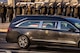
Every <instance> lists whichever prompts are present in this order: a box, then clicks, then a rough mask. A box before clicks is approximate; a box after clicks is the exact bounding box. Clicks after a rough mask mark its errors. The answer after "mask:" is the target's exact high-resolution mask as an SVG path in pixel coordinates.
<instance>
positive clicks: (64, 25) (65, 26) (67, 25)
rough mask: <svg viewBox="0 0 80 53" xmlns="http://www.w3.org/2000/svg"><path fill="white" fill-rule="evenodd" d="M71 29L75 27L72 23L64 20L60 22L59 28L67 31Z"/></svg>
mask: <svg viewBox="0 0 80 53" xmlns="http://www.w3.org/2000/svg"><path fill="white" fill-rule="evenodd" d="M71 29H75V28H74V27H73V25H71V24H70V23H68V22H64V21H62V22H61V30H67V31H69V30H71Z"/></svg>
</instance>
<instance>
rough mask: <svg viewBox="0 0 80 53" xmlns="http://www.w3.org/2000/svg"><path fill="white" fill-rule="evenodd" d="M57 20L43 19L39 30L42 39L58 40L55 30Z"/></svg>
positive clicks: (47, 40)
mask: <svg viewBox="0 0 80 53" xmlns="http://www.w3.org/2000/svg"><path fill="white" fill-rule="evenodd" d="M56 26H57V21H51V20H50V21H49V20H48V21H43V23H42V27H41V30H40V33H41V36H42V41H45V42H56V41H57V40H58V35H59V34H58V32H57V30H56Z"/></svg>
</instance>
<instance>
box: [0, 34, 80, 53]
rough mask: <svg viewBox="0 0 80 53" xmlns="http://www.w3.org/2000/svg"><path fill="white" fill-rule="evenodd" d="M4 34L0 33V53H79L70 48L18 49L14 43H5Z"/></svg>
mask: <svg viewBox="0 0 80 53" xmlns="http://www.w3.org/2000/svg"><path fill="white" fill-rule="evenodd" d="M5 36H6V33H0V53H80V49H79V48H72V47H63V48H62V47H59V46H58V47H54V46H53V47H52V46H51V47H50V46H49V47H48V46H47V47H37V46H36V45H31V46H30V48H29V49H28V50H27V49H20V48H19V46H18V45H17V44H16V43H14V44H12V43H7V42H6V41H5Z"/></svg>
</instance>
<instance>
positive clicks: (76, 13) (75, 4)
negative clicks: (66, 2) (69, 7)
mask: <svg viewBox="0 0 80 53" xmlns="http://www.w3.org/2000/svg"><path fill="white" fill-rule="evenodd" d="M73 17H76V18H77V17H78V4H77V3H74V4H73Z"/></svg>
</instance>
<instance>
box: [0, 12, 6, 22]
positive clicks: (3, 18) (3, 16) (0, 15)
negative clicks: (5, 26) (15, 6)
mask: <svg viewBox="0 0 80 53" xmlns="http://www.w3.org/2000/svg"><path fill="white" fill-rule="evenodd" d="M0 17H1V23H5V22H6V16H5V14H4V13H0Z"/></svg>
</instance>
